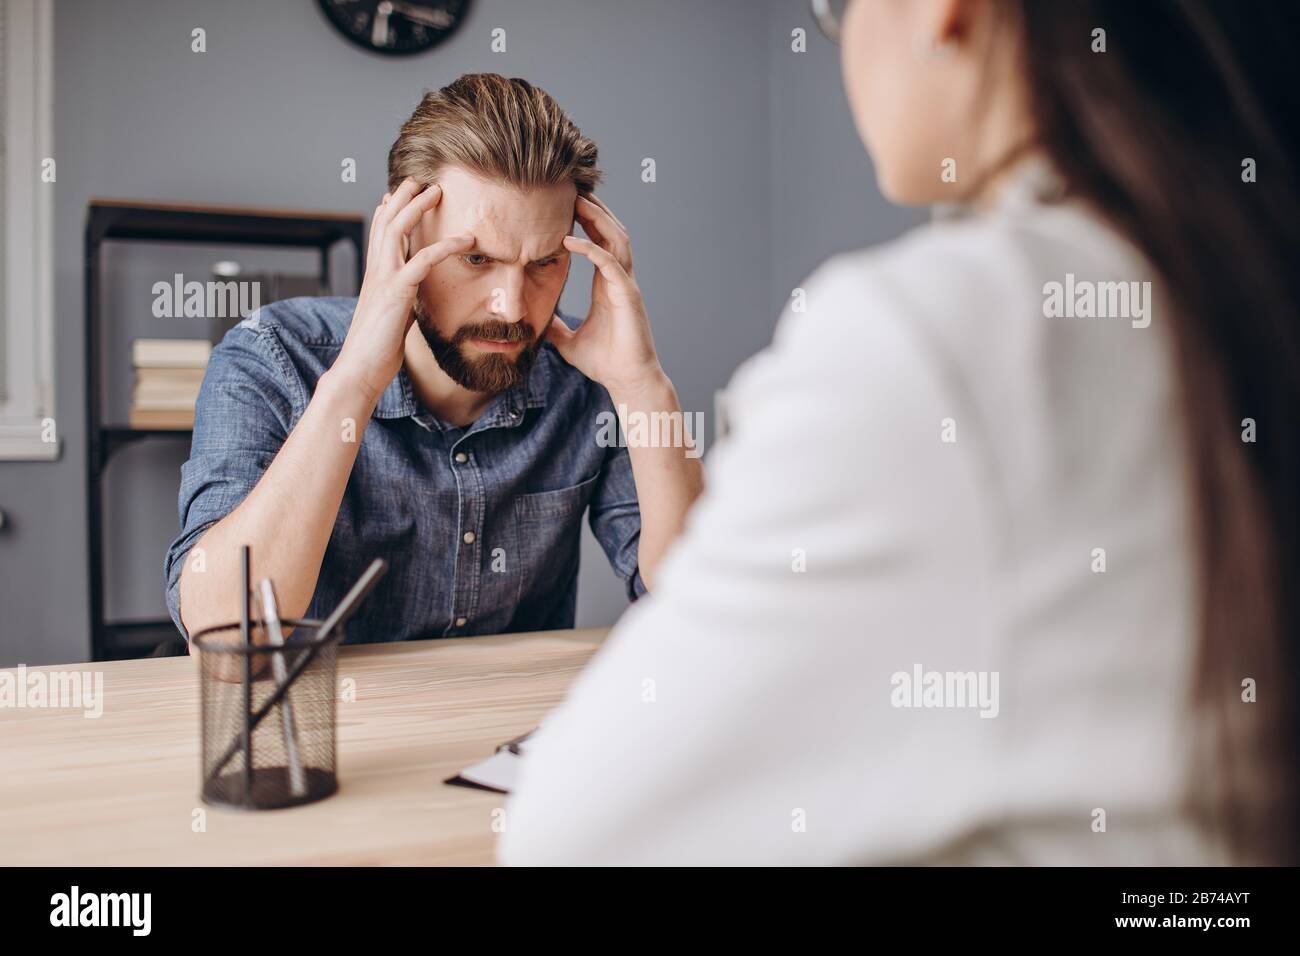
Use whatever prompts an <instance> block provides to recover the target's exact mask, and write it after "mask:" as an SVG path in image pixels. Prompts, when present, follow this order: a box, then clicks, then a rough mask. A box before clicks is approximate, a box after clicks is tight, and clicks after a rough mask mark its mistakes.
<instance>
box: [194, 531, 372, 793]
mask: <svg viewBox="0 0 1300 956" xmlns="http://www.w3.org/2000/svg"><path fill="white" fill-rule="evenodd" d="M242 564H243V568H242V571H243V592H244V600H243V605H242V606H241V609H240V621H239V623H238V624H224V625H219V626H217V627H210V628H207V629H205V630H202V631H200V632H198V633H197V634H195V635H194V636H193V638H192V639H191V642H192V643H193V645H194V647H195V649H196V650H197V652H198V664H199V685H200V702H201V707H200V709H201V726H202V730H201V735H202V758H201V763H202V780H203V782H202V790H201V792H200V797H201V799H202V800H203V802H204V803H207V804H212V805H215V806H224V807H235V808H239V809H245V810H271V809H275V808H278V807H291V806H297V805H299V804H304V803H311V802H312V801H315V800H320V799H322V798H324V797H328V796H329V795H330V794H332V793H334V792H335V791H336V790H337V789H338V776H337V772H336V739H337V738H336V722H335V709H336V695H335V660H336V655H337V648H338V643H339V641H340V640H341V639H342V637H343V625H344V624H345V623H346V622H347V620H348V618H350V617H351V616H352V614H353V612H355V611H356V609H357V607H358V606H359V605H360V604H361V602H362V601H363V600H365V598H366V596H367V595H369V593H370V591H371V590H372V589H373V588H374V586H375V584H376V583H377V582H378V580H379V578H380V577H381V576H382V575H383V573H384V571H385V570H386V568H387V565H386V564H385V563H384V562H383V561H382V560H380V559H376V560H375V561H374V562H372V563H371V565H370V566H369V567H368V568H367V569H366V570H365V572H364V573H363V574H362V575H361V577H360V578H359V579H358V580H357V582H356V583H355V584H354V585H353V586H352V588H351V590H349V591H348V593H347V594H346V595H345V596H344V598H343V600H342V601H341V602H339V605H338V606H337V607H336V608H335V609H334V610H333V611H332V612H330V614H329V615H328V616H327V617H326V618H325V619H324V620H311V619H291V618H285V619H283V620H281V619H280V617H279V611H278V608H277V607H276V601H275V589H274V587H273V586H272V585H271V582H270V580H269V579H267V580H263V581H262V583H261V586H260V589H259V593H258V605H259V606H260V613H258V614H257V615H254V613H253V595H252V589H251V581H250V557H249V552H248V548H244V550H243V562H242ZM282 626H283V628H284V629H292V633H291V634H290V635H289V636H288V637H287V638H286V637H284V634H283V631H282V629H281V628H282Z"/></svg>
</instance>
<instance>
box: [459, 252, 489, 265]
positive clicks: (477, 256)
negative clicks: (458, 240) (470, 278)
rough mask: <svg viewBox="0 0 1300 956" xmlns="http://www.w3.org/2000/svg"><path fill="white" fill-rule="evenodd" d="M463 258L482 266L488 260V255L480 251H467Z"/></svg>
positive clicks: (471, 263)
mask: <svg viewBox="0 0 1300 956" xmlns="http://www.w3.org/2000/svg"><path fill="white" fill-rule="evenodd" d="M461 259H462V260H463V261H464V262H465V263H467V264H468V265H471V266H481V265H483V264H485V263H486V262H487V261H488V257H487V256H485V255H483V254H482V253H479V252H469V253H466V254H465V255H463V256H461Z"/></svg>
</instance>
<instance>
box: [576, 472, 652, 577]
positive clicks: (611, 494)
mask: <svg viewBox="0 0 1300 956" xmlns="http://www.w3.org/2000/svg"><path fill="white" fill-rule="evenodd" d="M587 520H588V522H589V523H590V524H591V530H592V532H593V533H594V534H595V536H596V540H597V541H599V542H600V546H601V547H602V548H604V549H605V554H606V556H607V557H608V558H609V563H610V566H611V567H612V568H613V569H614V573H615V574H617V575H618V576H619V577H620V578H621V579H622V580H623V583H624V586H625V587H626V589H627V599H628V600H629V601H635V600H636V599H637V598H639V597H641V595H643V594H645V593H646V586H645V582H644V581H642V580H641V569H640V566H639V564H638V561H637V546H638V544H639V543H640V540H641V506H640V504H639V503H638V502H637V497H636V481H635V480H634V479H633V477H632V459H631V457H630V456H629V455H628V453H627V449H626V448H611V449H610V450H609V454H608V455H607V456H606V457H605V464H604V465H603V466H602V468H601V472H600V480H599V481H598V482H596V490H595V492H594V493H593V494H592V497H591V510H590V512H589V513H588V518H587Z"/></svg>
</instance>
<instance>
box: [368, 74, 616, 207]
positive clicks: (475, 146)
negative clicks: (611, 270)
mask: <svg viewBox="0 0 1300 956" xmlns="http://www.w3.org/2000/svg"><path fill="white" fill-rule="evenodd" d="M445 166H460V167H463V168H464V169H465V170H467V171H468V172H471V173H474V174H476V175H478V176H481V177H483V178H484V179H490V180H491V179H496V180H505V181H506V182H508V183H511V184H512V185H515V186H518V187H520V188H522V189H536V188H540V187H546V186H556V185H560V184H562V183H566V182H571V183H573V184H574V185H575V186H576V187H577V188H578V192H580V193H589V192H591V191H592V189H594V188H595V186H596V184H597V183H598V182H600V178H601V173H600V169H599V168H597V166H596V144H595V143H593V142H592V141H591V140H590V139H588V138H587V137H586V136H583V135H582V132H581V130H579V129H578V127H576V126H575V125H573V121H572V120H570V119H569V117H568V116H567V115H565V113H564V110H562V109H560V104H559V103H557V102H556V101H555V98H554V97H552V96H551V95H550V94H549V93H547V92H546V91H545V90H541V89H538V88H537V87H535V86H533V85H532V84H531V83H529V82H528V81H526V80H521V79H519V78H518V77H512V78H510V79H506V78H505V77H504V76H501V75H500V74H498V73H467V74H465V75H464V76H462V77H461V78H460V79H458V80H455V81H454V82H452V83H449V84H448V85H447V86H444V87H443V88H442V89H440V90H436V91H433V90H430V91H428V92H426V93H425V94H424V98H423V99H421V100H420V105H419V106H417V107H416V108H415V112H414V113H412V114H411V118H410V119H408V120H407V121H406V122H405V123H403V124H402V129H401V131H400V132H399V133H398V135H397V140H396V142H394V143H393V146H392V149H390V150H389V151H388V189H389V191H390V192H391V191H392V190H394V189H396V188H397V187H398V186H399V185H401V183H402V180H404V179H406V178H407V177H408V176H409V177H412V178H414V179H416V180H418V181H419V182H421V183H425V184H427V183H430V182H433V180H434V179H435V178H436V176H437V174H438V171H439V170H440V169H442V168H443V167H445Z"/></svg>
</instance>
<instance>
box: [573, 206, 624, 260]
mask: <svg viewBox="0 0 1300 956" xmlns="http://www.w3.org/2000/svg"><path fill="white" fill-rule="evenodd" d="M574 211H575V212H576V213H577V216H578V221H579V222H581V223H582V228H583V229H585V230H587V233H588V234H589V235H590V236H591V237H592V238H593V239H595V240H596V243H597V244H598V245H599V246H601V247H602V248H604V249H607V250H609V251H610V252H612V253H613V254H614V257H615V258H617V259H618V261H619V264H620V265H622V267H623V270H624V271H625V272H631V271H632V243H631V242H630V241H629V239H628V236H627V232H626V231H625V230H624V229H623V227H622V226H620V225H619V224H618V222H617V221H616V220H615V219H614V217H613V216H611V215H610V214H609V212H608V211H606V209H605V208H604V207H603V206H600V205H598V204H596V203H594V202H592V201H591V200H589V199H587V198H586V197H585V196H579V197H578V201H577V202H576V203H575V205H574Z"/></svg>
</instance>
